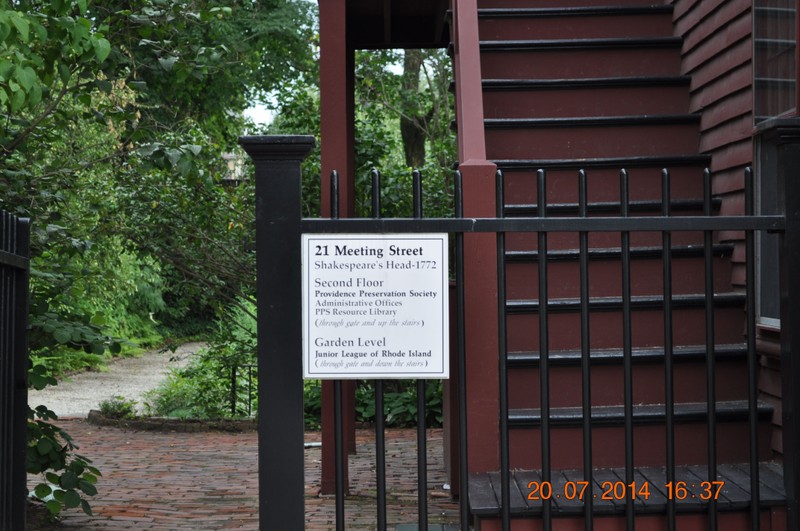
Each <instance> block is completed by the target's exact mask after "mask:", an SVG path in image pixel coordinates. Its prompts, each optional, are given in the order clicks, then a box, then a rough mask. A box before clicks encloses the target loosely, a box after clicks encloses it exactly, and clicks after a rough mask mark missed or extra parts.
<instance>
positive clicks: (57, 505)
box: [45, 500, 61, 516]
mask: <svg viewBox="0 0 800 531" xmlns="http://www.w3.org/2000/svg"><path fill="white" fill-rule="evenodd" d="M45 505H46V506H47V510H48V511H50V514H52V515H53V516H56V515H57V514H58V513H60V512H61V502H59V501H56V500H50V501H49V502H47V503H46V504H45Z"/></svg>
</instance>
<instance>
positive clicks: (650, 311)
mask: <svg viewBox="0 0 800 531" xmlns="http://www.w3.org/2000/svg"><path fill="white" fill-rule="evenodd" d="M694 274H695V276H697V275H699V276H701V277H702V273H697V272H695V273H694ZM531 282H534V283H535V282H536V280H535V279H532V280H531ZM690 297H691V299H692V300H691V302H692V304H691V305H687V306H683V307H680V306H679V307H677V308H676V307H675V305H674V304H673V315H672V321H673V330H674V332H673V336H674V344H676V345H702V344H705V342H706V326H705V307H704V302H705V298H704V297H703V296H702V295H691V296H690ZM612 299H615V297H612ZM644 299H646V302H647V304H643V305H642V306H639V307H636V306H634V307H633V308H632V312H631V346H632V347H633V348H636V347H650V346H653V345H658V344H661V343H662V342H663V340H664V339H663V338H664V333H663V330H664V312H663V308H662V307H661V306H660V303H659V301H660V300H661V296H650V297H644ZM673 299H678V300H679V299H680V297H677V296H676V297H673ZM715 299H716V301H720V300H721V297H720V296H717V297H715ZM566 300H567V301H568V302H569V304H568V305H565V306H564V307H562V308H561V310H562V311H551V312H549V314H548V330H549V334H548V338H547V339H548V349H549V350H550V351H553V352H556V351H561V350H577V349H580V348H581V344H582V343H581V335H580V333H579V331H580V329H581V313H580V307H579V303H578V302H577V300H576V301H575V303H574V304H573V303H572V301H573V299H566ZM634 300H636V298H634ZM729 300H730V299H729ZM522 302H523V303H527V302H529V301H522ZM614 302H616V303H617V305H616V307H615V306H614V305H609V307H608V310H609V311H593V312H592V313H591V314H590V340H591V344H590V347H591V348H592V349H614V348H620V346H621V345H622V344H623V341H624V337H623V332H624V323H623V314H622V308H621V304H619V302H620V301H619V298H618V297H616V301H614ZM536 306H538V305H537V304H530V305H529V306H528V307H527V308H525V310H524V311H523V310H518V311H509V312H508V313H507V319H508V327H507V332H508V340H507V349H508V351H509V352H522V351H534V350H539V348H540V346H539V345H540V338H539V312H538V311H536V310H538V308H536ZM743 312H744V306H743V297H742V298H740V299H739V300H738V301H736V304H733V303H731V304H715V307H714V342H715V343H716V344H719V345H725V344H731V343H738V342H740V341H742V334H743V319H744V313H743Z"/></svg>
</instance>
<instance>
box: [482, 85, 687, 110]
mask: <svg viewBox="0 0 800 531" xmlns="http://www.w3.org/2000/svg"><path fill="white" fill-rule="evenodd" d="M688 87H689V78H688V77H685V76H670V77H667V76H661V77H614V78H594V79H552V80H538V79H534V80H531V79H520V80H514V79H487V80H484V81H483V108H484V115H485V116H486V117H487V118H513V117H518V116H536V117H559V116H563V117H567V116H614V115H622V114H639V115H641V114H650V115H654V114H679V113H682V112H685V111H686V109H688V108H689V90H688Z"/></svg>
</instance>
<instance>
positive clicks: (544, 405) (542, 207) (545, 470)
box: [536, 170, 552, 531]
mask: <svg viewBox="0 0 800 531" xmlns="http://www.w3.org/2000/svg"><path fill="white" fill-rule="evenodd" d="M536 184H537V196H536V202H537V215H538V216H539V217H540V218H544V217H547V182H546V175H545V172H544V170H537V172H536ZM537 235H538V246H537V247H538V248H537V252H538V261H539V263H538V267H539V382H540V391H541V398H540V409H541V417H542V434H541V435H542V482H543V483H550V482H551V476H552V471H551V470H550V467H551V464H550V360H549V358H550V353H549V346H548V344H549V337H548V329H549V326H548V312H547V303H548V296H547V233H546V232H539V233H538V234H537ZM542 524H543V529H544V531H550V529H551V528H552V514H551V506H550V499H549V498H548V499H546V500H544V499H543V500H542Z"/></svg>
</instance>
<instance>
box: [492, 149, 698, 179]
mask: <svg viewBox="0 0 800 531" xmlns="http://www.w3.org/2000/svg"><path fill="white" fill-rule="evenodd" d="M492 162H494V163H495V164H496V165H497V167H498V168H499V169H501V170H534V171H535V170H538V169H559V170H576V171H577V170H590V169H596V168H614V169H619V168H639V167H656V168H670V167H675V166H706V165H708V164H709V163H710V162H711V157H709V156H708V155H696V154H691V155H646V156H631V157H586V158H560V159H519V158H513V159H492ZM700 175H702V173H701V174H700Z"/></svg>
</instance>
